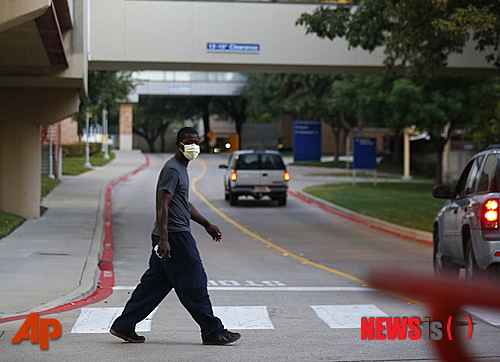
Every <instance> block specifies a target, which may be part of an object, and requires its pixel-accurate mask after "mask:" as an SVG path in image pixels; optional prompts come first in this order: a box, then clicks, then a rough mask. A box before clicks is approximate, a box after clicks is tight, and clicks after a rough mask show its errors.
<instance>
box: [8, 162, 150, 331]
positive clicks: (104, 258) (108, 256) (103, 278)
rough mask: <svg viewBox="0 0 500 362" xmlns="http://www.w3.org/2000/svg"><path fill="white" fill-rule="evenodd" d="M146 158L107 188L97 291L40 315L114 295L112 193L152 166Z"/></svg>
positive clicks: (81, 305)
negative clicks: (126, 181)
mask: <svg viewBox="0 0 500 362" xmlns="http://www.w3.org/2000/svg"><path fill="white" fill-rule="evenodd" d="M144 157H145V158H146V163H145V164H144V165H143V166H142V167H140V168H138V169H137V170H135V171H133V172H131V173H129V174H127V175H125V176H123V177H121V178H119V179H118V180H116V181H114V182H112V183H111V184H110V185H108V187H107V188H106V195H105V212H104V238H103V249H102V254H101V259H100V260H99V269H100V271H101V273H100V276H99V282H98V283H97V288H96V290H95V291H94V292H93V293H92V294H91V295H89V296H88V297H86V298H83V299H80V300H75V301H73V302H70V303H66V304H63V305H60V306H57V307H54V308H51V309H47V310H44V311H41V312H38V313H39V314H40V315H48V314H55V313H62V312H67V311H70V310H73V309H78V308H82V307H85V306H87V305H89V304H94V303H97V302H100V301H101V300H104V299H106V298H107V297H109V296H110V295H111V294H112V293H113V286H114V283H115V274H114V269H113V253H114V249H113V220H112V219H113V205H112V200H111V193H112V191H113V187H115V186H116V185H118V184H119V183H120V182H122V181H125V180H127V179H129V178H130V177H132V176H134V175H136V174H138V173H139V172H141V171H143V170H145V169H146V168H148V167H149V165H150V163H151V162H150V160H149V157H148V156H147V155H144ZM27 316H28V314H22V315H16V316H12V317H6V318H0V324H2V323H7V322H12V321H16V320H19V319H26V317H27Z"/></svg>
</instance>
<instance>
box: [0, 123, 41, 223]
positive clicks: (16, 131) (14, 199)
mask: <svg viewBox="0 0 500 362" xmlns="http://www.w3.org/2000/svg"><path fill="white" fill-rule="evenodd" d="M40 173H41V148H40V126H39V125H38V124H34V123H16V122H2V123H0V210H2V211H5V212H8V213H11V214H16V215H20V216H22V217H24V218H27V219H30V218H37V217H39V216H40V198H41V181H40Z"/></svg>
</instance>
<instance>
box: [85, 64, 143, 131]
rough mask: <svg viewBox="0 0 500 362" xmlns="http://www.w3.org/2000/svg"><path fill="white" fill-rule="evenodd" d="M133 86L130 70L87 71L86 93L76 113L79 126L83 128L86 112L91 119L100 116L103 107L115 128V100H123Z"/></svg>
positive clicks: (117, 112) (116, 105)
mask: <svg viewBox="0 0 500 362" xmlns="http://www.w3.org/2000/svg"><path fill="white" fill-rule="evenodd" d="M135 86H136V85H135V83H134V81H133V79H132V72H128V71H123V72H115V71H98V70H91V71H89V74H88V95H87V97H84V98H81V102H80V112H79V114H78V115H77V120H78V124H79V125H80V127H81V128H83V127H84V125H85V113H86V112H88V113H89V117H90V118H91V119H95V118H94V117H95V116H97V117H96V118H100V116H101V112H102V110H103V109H107V110H108V115H109V120H110V124H111V123H113V124H114V126H115V128H116V127H117V124H118V117H119V110H118V108H119V105H118V103H117V102H119V101H125V100H126V99H127V97H128V95H129V93H130V92H131V91H132V90H134V89H135ZM111 127H112V126H110V128H111Z"/></svg>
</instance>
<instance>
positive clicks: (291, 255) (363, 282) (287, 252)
mask: <svg viewBox="0 0 500 362" xmlns="http://www.w3.org/2000/svg"><path fill="white" fill-rule="evenodd" d="M198 160H199V162H200V163H201V164H202V166H203V170H202V172H201V173H200V174H199V175H198V177H196V178H195V179H194V180H193V183H192V187H191V188H192V189H193V191H194V193H195V194H196V195H197V196H198V197H199V198H200V199H201V200H202V201H203V202H204V203H205V204H207V205H208V207H210V208H211V209H212V210H213V211H215V212H216V213H217V214H219V215H220V216H221V217H222V218H223V219H225V220H226V221H227V222H229V223H230V224H232V225H233V226H234V227H236V228H237V229H240V230H241V231H242V232H243V233H244V234H247V235H249V236H251V237H252V238H254V239H255V240H258V241H260V242H262V243H264V244H265V245H267V246H269V247H270V248H273V249H275V250H278V251H279V252H281V253H283V254H284V255H287V256H290V257H292V258H294V259H297V260H300V261H301V262H302V263H303V264H308V265H312V266H315V267H317V268H320V269H323V270H326V271H328V272H330V273H334V274H337V275H340V276H343V277H344V278H347V279H350V280H354V281H355V282H358V283H360V284H368V282H366V281H364V280H363V279H360V278H358V277H355V276H354V275H350V274H347V273H344V272H342V271H340V270H337V269H333V268H330V267H327V266H325V265H321V264H318V263H316V262H314V261H312V260H309V259H306V258H304V257H302V256H300V255H298V254H295V253H292V252H291V251H288V250H287V249H285V248H282V247H281V246H278V245H276V244H274V243H271V242H270V241H269V240H266V239H264V238H263V237H261V236H259V235H257V234H256V233H254V232H252V231H250V230H248V229H247V228H246V227H244V226H243V225H241V224H240V223H238V222H237V221H236V220H234V219H232V218H230V217H229V216H228V215H226V214H225V213H224V212H223V211H222V210H220V209H219V208H218V207H217V206H215V205H214V204H212V202H210V201H209V200H208V199H207V198H206V197H205V196H204V195H202V194H201V192H200V191H198V188H197V187H196V184H197V183H198V181H199V180H200V179H201V178H202V177H203V176H204V175H205V173H206V171H207V165H206V163H205V162H203V161H202V160H200V159H198Z"/></svg>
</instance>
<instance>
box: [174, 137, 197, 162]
mask: <svg viewBox="0 0 500 362" xmlns="http://www.w3.org/2000/svg"><path fill="white" fill-rule="evenodd" d="M179 143H180V144H181V145H183V146H184V151H182V150H181V152H182V154H183V155H184V156H185V157H186V158H187V159H188V160H189V161H192V160H194V159H195V158H196V157H198V155H199V154H200V146H198V145H197V144H192V145H185V144H184V143H182V142H179Z"/></svg>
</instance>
